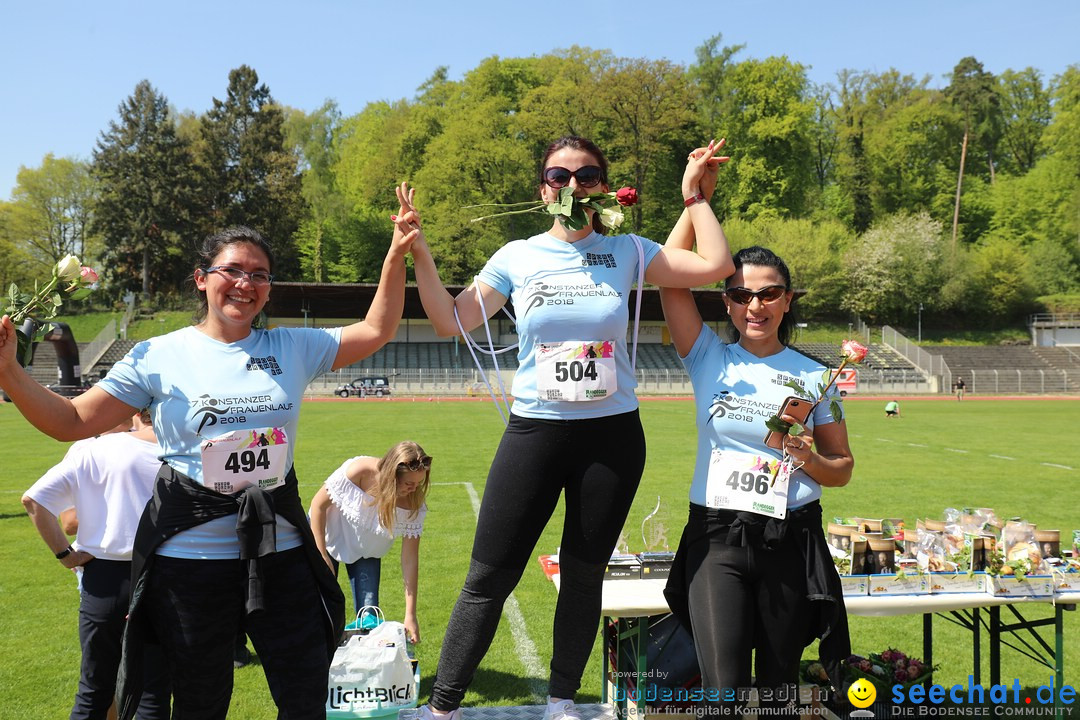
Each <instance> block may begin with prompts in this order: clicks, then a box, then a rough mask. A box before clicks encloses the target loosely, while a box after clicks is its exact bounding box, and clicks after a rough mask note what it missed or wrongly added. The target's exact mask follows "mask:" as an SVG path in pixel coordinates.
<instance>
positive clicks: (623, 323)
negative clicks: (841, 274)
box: [398, 137, 732, 720]
mask: <svg viewBox="0 0 1080 720" xmlns="http://www.w3.org/2000/svg"><path fill="white" fill-rule="evenodd" d="M722 145H723V142H722V141H721V142H720V143H715V142H712V143H709V146H708V147H707V148H699V149H698V152H697V153H695V154H693V156H692V157H690V158H689V159H688V162H687V166H686V170H685V173H684V175H683V179H682V194H683V197H684V198H685V205H686V209H685V210H684V212H683V213H682V216H681V219H680V221H679V222H680V225H679V227H682V228H683V232H686V229H687V228H689V227H691V226H692V227H693V229H694V231H695V232H696V234H697V239H698V250H697V252H696V253H695V252H691V251H690V250H682V249H678V250H677V249H674V248H661V247H660V246H659V245H657V244H656V243H653V242H652V241H649V240H645V239H640V243H641V259H640V260H639V251H638V247H637V244H636V242H635V240H634V238H633V237H631V236H628V235H615V236H606V235H604V228H603V226H602V225H601V224H600V221H599V218H598V217H596V216H593V217H592V218H591V220H592V226H591V227H588V226H587V227H585V228H583V229H581V230H571V229H569V228H567V227H565V226H564V225H563V224H562V223H561V222H560V221H558V220H556V221H555V222H554V223H553V225H552V226H551V228H550V230H548V231H547V232H546V233H542V234H540V235H536V236H534V237H531V238H528V239H527V240H516V241H514V242H510V243H508V244H507V245H505V246H503V247H502V248H501V249H500V250H498V251H497V252H496V253H495V254H494V256H492V258H491V259H490V260H489V261H488V263H487V265H486V266H485V267H484V269H483V270H482V271H481V272H480V274H479V275H478V276H477V279H476V282H475V283H473V284H472V285H471V286H470V287H469V288H467V289H466V290H464V291H463V292H462V293H461V294H459V295H458V296H457V297H456V298H455V297H453V296H451V295H450V294H449V293H448V292H447V291H446V289H445V288H444V287H443V285H442V282H441V281H440V279H439V274H438V270H437V269H436V267H435V263H434V261H433V260H432V257H431V253H430V251H429V250H428V248H427V245H426V244H425V243H424V239H423V235H422V234H421V235H420V236H419V237H418V238H417V241H416V243H415V244H414V246H413V258H414V261H415V267H416V278H417V285H418V287H419V291H420V298H421V301H422V302H423V304H424V309H425V311H426V312H427V314H428V317H429V318H430V319H431V321H432V324H433V325H434V327H435V330H436V332H438V334H439V335H440V336H444V337H446V336H453V335H457V334H459V333H461V332H469V331H471V330H473V329H474V328H476V327H478V326H480V325H481V324H483V323H484V322H485V321H486V320H487V318H489V317H491V316H492V315H493V314H495V313H496V312H497V311H498V310H499V309H500V308H501V307H502V306H503V305H504V304H505V303H506V301H507V299H511V298H512V299H513V304H514V307H515V308H516V311H517V319H516V320H517V322H516V326H517V327H516V329H517V333H518V337H519V340H520V348H519V350H518V360H519V368H518V371H517V374H516V375H515V378H514V384H513V395H514V404H513V408H512V410H511V417H510V421H509V424H508V426H507V428H506V432H505V433H504V434H503V437H502V441H501V442H500V444H499V448H498V451H497V452H496V455H495V459H494V460H493V462H492V465H491V469H490V471H489V474H488V479H487V485H486V487H485V490H484V498H483V501H482V503H481V507H480V514H479V519H478V522H477V529H476V537H475V540H474V543H473V551H472V561H471V565H470V568H469V573H468V576H467V577H466V579H465V587H464V588H463V590H462V593H461V596H460V597H459V598H458V601H457V604H456V606H455V607H454V610H453V613H452V615H451V618H450V623H449V626H448V628H447V631H446V637H445V639H444V641H443V646H442V652H441V656H440V659H439V667H438V671H437V673H436V678H435V683H434V687H433V688H432V691H431V700H430V705H427V706H424V707H423V708H422V709H421V711H420V712H421V715H422V716H423V717H425V718H428V720H430V718H431V717H432V715H445V714H452V715H457V713H458V709H459V707H460V705H461V702H462V699H463V697H464V695H465V692H466V689H467V687H468V685H469V683H470V681H471V680H472V677H473V673H474V672H475V670H476V668H477V667H478V666H479V664H480V661H481V659H482V658H483V656H484V654H485V653H486V652H487V650H488V647H489V646H490V644H491V641H492V639H493V637H494V635H495V631H496V628H497V626H498V623H499V617H500V615H501V613H502V608H503V603H504V601H505V600H506V598H507V597H508V596H509V595H510V593H511V592H512V591H513V589H514V587H515V586H516V585H517V583H518V580H519V579H520V578H521V573H522V572H523V571H524V569H525V566H526V565H527V564H528V562H529V559H530V558H531V556H532V553H533V550H534V547H535V546H536V542H537V540H538V539H539V537H540V534H541V532H542V531H543V529H544V526H545V525H546V524H547V522H548V520H549V518H550V517H551V515H552V513H553V512H554V511H555V506H556V504H557V503H558V501H559V497H560V495H564V494H565V498H566V503H565V506H566V517H565V521H564V524H563V533H562V539H561V542H560V543H559V545H560V551H559V567H560V575H561V586H560V592H559V598H558V604H557V606H556V610H555V617H554V633H553V640H554V641H553V646H552V660H551V676H550V684H549V699H548V706H547V710H546V712H545V719H546V720H551V719H552V718H556V719H565V720H573V719H574V718H578V717H579V714H578V712H577V710H576V709H575V707H574V704H573V698H574V695H575V693H576V692H577V690H578V687H579V686H580V684H581V675H582V672H583V670H584V668H585V663H586V661H587V660H588V657H589V653H590V651H591V649H592V646H593V641H594V639H595V636H596V629H597V626H598V625H599V621H600V601H601V584H602V582H603V576H604V568H605V566H606V564H607V561H608V559H609V558H610V556H611V551H612V549H613V548H614V547H615V543H616V541H617V540H618V537H619V533H620V531H621V530H622V527H623V523H624V521H625V520H626V515H627V513H628V512H629V509H630V505H631V503H632V501H633V499H634V493H635V491H636V490H637V486H638V482H639V481H640V479H641V473H642V470H643V468H644V465H645V437H644V433H643V431H642V427H641V421H640V418H639V417H638V401H637V397H636V395H635V393H634V388H635V386H636V381H635V378H634V374H633V371H632V369H631V359H630V356H629V353H628V352H627V343H626V336H627V326H628V323H629V312H630V311H629V307H628V303H627V298H628V297H629V293H630V289H631V286H632V285H633V284H634V283H635V282H637V280H638V271H639V268H642V269H643V272H644V278H645V280H647V281H648V282H651V283H654V284H666V285H673V286H677V287H693V286H697V285H705V284H709V283H714V282H717V281H719V280H720V279H721V278H723V277H725V276H726V275H728V274H729V273H730V272H731V270H732V266H731V256H730V253H729V252H728V247H727V239H726V238H725V237H724V233H723V231H722V230H721V228H720V224H719V222H718V221H717V219H716V216H715V215H714V214H713V211H712V208H710V207H709V205H708V203H706V202H704V196H703V195H702V194H701V184H702V182H703V180H702V178H703V177H704V176H705V175H706V174H710V175H715V173H716V170H717V167H718V166H719V164H720V163H721V162H723V160H726V158H718V157H716V153H717V152H718V151H719V150H720V148H721V147H722ZM607 167H608V166H607V160H606V159H605V158H604V155H603V153H602V152H601V151H600V149H599V148H598V147H596V145H595V144H593V143H592V142H590V141H588V140H586V139H584V138H580V137H565V138H562V139H560V140H558V141H556V142H555V143H553V144H551V145H550V146H549V147H548V148H547V151H546V152H545V153H544V157H543V161H542V163H541V165H540V172H539V177H538V182H539V192H540V197H541V198H542V199H543V200H546V201H548V202H552V201H554V200H555V199H556V198H557V197H558V195H559V190H560V189H561V188H563V187H571V188H573V189H574V194H575V196H577V197H584V196H586V195H588V194H589V193H591V192H607V191H608V187H609V186H608V177H607ZM713 184H715V180H713ZM410 193H411V191H410V190H409V189H408V187H407V186H406V185H404V184H403V185H402V186H401V187H400V188H399V189H398V198H399V202H400V203H401V205H402V207H405V208H407V210H408V212H407V213H406V215H405V217H403V218H399V219H398V222H399V224H400V227H401V228H402V231H403V232H404V231H406V230H409V229H414V228H417V227H419V225H418V223H419V218H418V217H417V215H416V213H415V212H414V211H413V210H412V207H411V203H410V202H409V201H410V200H411V197H410ZM587 212H589V213H591V212H592V211H591V210H589V211H587ZM642 266H643V267H642ZM459 322H460V324H459Z"/></svg>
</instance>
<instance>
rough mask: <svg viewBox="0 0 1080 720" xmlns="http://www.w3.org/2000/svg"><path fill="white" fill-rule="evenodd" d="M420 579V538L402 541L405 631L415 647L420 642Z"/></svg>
mask: <svg viewBox="0 0 1080 720" xmlns="http://www.w3.org/2000/svg"><path fill="white" fill-rule="evenodd" d="M419 577H420V538H419V537H404V538H402V539H401V579H402V580H403V581H404V582H405V622H404V625H405V630H406V631H407V632H408V633H409V640H411V641H412V643H413V644H414V645H415V644H416V643H418V642H420V623H419V622H418V621H417V619H416V586H417V580H418V579H419Z"/></svg>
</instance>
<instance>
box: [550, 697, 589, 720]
mask: <svg viewBox="0 0 1080 720" xmlns="http://www.w3.org/2000/svg"><path fill="white" fill-rule="evenodd" d="M544 720H581V711H580V710H578V709H577V705H575V704H574V701H573V700H560V701H559V702H557V703H553V702H549V703H548V704H547V708H546V709H545V710H544Z"/></svg>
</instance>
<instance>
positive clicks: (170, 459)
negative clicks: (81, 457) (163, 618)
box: [98, 327, 341, 559]
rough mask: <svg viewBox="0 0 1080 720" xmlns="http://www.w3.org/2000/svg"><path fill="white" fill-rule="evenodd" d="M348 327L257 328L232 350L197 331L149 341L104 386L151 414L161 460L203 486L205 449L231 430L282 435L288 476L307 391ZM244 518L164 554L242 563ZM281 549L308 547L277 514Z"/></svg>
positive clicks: (183, 538) (189, 533)
mask: <svg viewBox="0 0 1080 720" xmlns="http://www.w3.org/2000/svg"><path fill="white" fill-rule="evenodd" d="M340 341H341V328H318V329H315V328H275V329H273V330H252V331H251V334H250V335H248V336H247V337H246V338H244V339H243V340H241V341H239V342H235V343H223V342H220V341H218V340H215V339H213V338H211V337H209V336H208V335H206V334H204V333H202V332H201V331H199V330H197V329H196V328H194V327H189V328H184V329H183V330H177V331H176V332H172V333H169V334H167V335H163V336H160V337H156V338H153V339H151V340H147V341H145V342H141V343H139V344H138V345H136V346H135V347H133V348H132V349H131V351H130V352H129V353H128V354H127V356H126V357H124V359H123V360H121V361H120V362H118V363H116V365H114V366H113V367H112V369H111V370H110V371H109V373H108V375H106V376H105V378H103V379H102V380H101V382H99V383H98V387H100V388H101V389H102V390H104V391H105V392H107V393H109V394H110V395H112V396H113V397H115V398H117V399H118V400H121V401H123V402H125V403H127V404H128V405H131V406H132V407H137V408H138V407H146V406H149V407H150V414H151V417H152V418H153V424H154V433H155V434H156V435H157V439H158V444H159V445H160V446H161V449H162V459H163V460H164V461H165V462H167V463H168V464H169V465H170V466H171V467H173V468H174V469H176V470H177V471H179V472H181V473H183V474H184V475H187V476H188V477H189V478H191V479H192V480H194V481H195V482H198V483H201V482H202V479H203V472H202V457H201V455H200V446H201V444H202V442H203V441H205V440H210V439H213V438H215V437H218V436H220V435H223V434H225V433H227V432H230V431H232V430H246V429H257V428H268V427H280V428H283V429H284V431H285V434H286V437H287V439H288V451H287V454H286V462H285V467H286V469H288V468H291V467H292V464H293V453H294V451H295V449H296V431H297V425H298V422H299V418H300V398H302V397H303V395H304V390H305V389H306V388H307V386H308V384H309V383H310V382H311V381H312V380H313V379H314V378H315V377H317V376H318V375H320V374H322V373H324V372H327V371H328V370H330V369H331V367H332V366H333V362H334V358H335V357H336V355H337V351H338V345H339V344H340ZM235 526H236V518H235V517H232V516H230V517H225V518H219V519H217V520H213V521H211V522H208V523H204V524H202V525H198V526H196V527H194V528H191V529H190V530H185V531H183V532H181V533H178V534H177V535H175V536H173V538H171V539H170V540H169V541H167V542H166V543H164V544H162V545H161V547H160V548H159V550H158V552H159V554H162V555H170V556H173V557H187V558H203V559H213V558H232V557H238V556H239V548H240V546H239V542H238V541H237V539H236V531H235ZM277 540H278V543H277V547H278V549H279V550H287V549H289V548H292V547H297V546H299V544H300V536H299V534H298V533H297V532H296V530H295V528H293V527H292V526H291V525H289V523H288V522H286V521H285V520H284V519H283V518H281V517H280V516H278V530H277Z"/></svg>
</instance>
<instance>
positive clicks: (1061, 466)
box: [1039, 462, 1074, 470]
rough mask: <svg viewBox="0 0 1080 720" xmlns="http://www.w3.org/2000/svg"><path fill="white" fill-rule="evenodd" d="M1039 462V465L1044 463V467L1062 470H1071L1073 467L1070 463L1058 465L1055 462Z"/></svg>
mask: <svg viewBox="0 0 1080 720" xmlns="http://www.w3.org/2000/svg"><path fill="white" fill-rule="evenodd" d="M1039 464H1040V465H1045V466H1046V467H1052V468H1061V469H1062V470H1073V469H1074V468H1073V467H1072V466H1071V465H1058V464H1057V463H1048V462H1044V463H1039Z"/></svg>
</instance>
